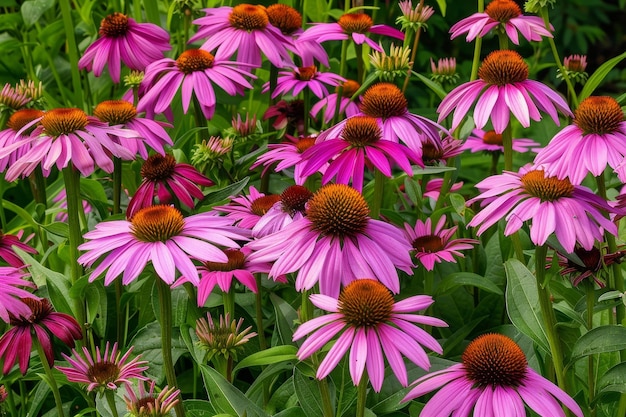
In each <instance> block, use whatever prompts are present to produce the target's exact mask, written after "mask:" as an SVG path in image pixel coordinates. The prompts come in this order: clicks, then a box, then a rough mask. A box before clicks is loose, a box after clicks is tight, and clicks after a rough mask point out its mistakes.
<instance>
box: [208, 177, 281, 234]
mask: <svg viewBox="0 0 626 417" xmlns="http://www.w3.org/2000/svg"><path fill="white" fill-rule="evenodd" d="M279 200H280V195H277V194H270V195H265V194H263V193H260V192H259V191H258V190H257V189H256V188H254V186H251V187H250V188H249V190H248V195H247V196H246V195H240V196H238V197H234V198H233V199H232V200H231V202H230V203H229V204H227V205H225V206H216V207H213V209H214V210H216V211H218V212H221V213H226V217H229V218H231V219H232V220H233V221H235V222H236V224H237V226H239V227H241V228H243V229H252V228H253V227H254V226H255V225H256V224H257V222H258V221H259V219H260V218H261V216H263V215H264V214H265V213H267V211H268V210H269V209H270V208H271V207H272V206H273V205H274V203H276V202H277V201H279Z"/></svg>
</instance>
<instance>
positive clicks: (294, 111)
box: [263, 100, 305, 135]
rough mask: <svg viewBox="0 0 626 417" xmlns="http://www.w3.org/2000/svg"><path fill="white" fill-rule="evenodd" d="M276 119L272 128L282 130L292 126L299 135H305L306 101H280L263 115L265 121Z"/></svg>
mask: <svg viewBox="0 0 626 417" xmlns="http://www.w3.org/2000/svg"><path fill="white" fill-rule="evenodd" d="M271 117H276V120H274V123H272V127H273V128H274V129H276V130H281V129H284V128H286V127H287V126H292V127H293V128H294V129H295V131H296V134H297V135H304V134H305V132H304V101H302V100H291V101H286V100H280V101H279V102H278V103H276V104H274V105H273V106H270V107H268V109H267V110H266V111H265V114H263V120H267V119H269V118H271Z"/></svg>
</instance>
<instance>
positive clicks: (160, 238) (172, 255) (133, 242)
mask: <svg viewBox="0 0 626 417" xmlns="http://www.w3.org/2000/svg"><path fill="white" fill-rule="evenodd" d="M244 233H245V231H244V230H242V229H239V228H236V227H233V226H232V220H231V219H228V218H225V217H218V216H215V215H213V214H211V213H208V212H207V213H200V214H195V215H193V216H189V217H183V215H182V213H181V212H180V211H178V210H177V209H175V208H174V207H171V206H165V205H158V206H152V207H146V208H142V209H141V210H139V211H137V213H135V214H134V215H133V217H132V218H131V219H130V220H115V221H107V222H101V223H98V224H97V225H96V229H95V230H92V231H90V232H87V233H86V234H85V236H84V237H85V239H86V240H88V242H86V243H83V244H82V245H80V246H79V247H78V249H79V250H82V251H87V252H86V253H84V254H83V255H81V256H80V257H79V258H78V262H79V263H81V264H83V265H85V266H88V267H91V266H92V265H93V264H94V263H95V262H96V261H97V260H98V259H100V258H102V257H103V259H102V261H101V262H100V263H99V264H98V266H97V267H96V268H95V269H94V270H93V271H92V272H91V276H90V277H89V281H93V280H95V279H96V278H98V277H99V276H100V275H101V274H102V273H104V272H105V271H106V275H105V278H104V284H105V285H109V284H110V283H111V281H113V280H114V279H115V278H116V277H117V276H119V275H120V274H122V273H123V281H122V282H123V283H124V284H125V285H127V284H129V283H130V282H132V281H133V280H134V279H136V278H137V276H138V275H139V274H140V273H141V272H142V271H143V269H144V268H145V267H146V265H147V264H148V262H152V265H153V266H154V270H155V272H156V274H157V276H158V277H159V278H161V279H162V280H163V281H165V282H166V283H167V284H170V285H171V284H172V283H173V282H174V280H175V278H176V270H178V271H180V273H181V275H183V276H185V277H186V278H187V279H188V280H189V281H190V282H192V283H193V284H194V285H197V284H198V282H199V280H198V270H197V269H196V266H195V265H194V263H193V262H192V258H194V259H197V260H199V261H201V262H207V261H213V262H227V261H228V257H227V256H226V255H225V254H224V252H223V251H222V249H220V248H218V247H216V246H215V245H222V246H226V247H229V248H238V247H239V245H238V244H237V243H236V242H235V240H247V237H246V236H245V235H244Z"/></svg>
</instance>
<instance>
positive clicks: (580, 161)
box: [535, 96, 626, 184]
mask: <svg viewBox="0 0 626 417" xmlns="http://www.w3.org/2000/svg"><path fill="white" fill-rule="evenodd" d="M624 157H626V121H624V112H623V111H622V108H621V106H620V105H619V103H618V102H617V101H616V100H615V99H613V98H611V97H604V96H598V97H596V96H592V97H587V98H586V99H584V100H583V101H582V102H581V103H580V106H578V108H577V109H576V111H575V112H574V124H571V125H569V126H566V127H565V128H564V129H563V130H561V131H560V132H559V133H557V134H556V135H554V137H553V138H552V140H550V142H549V143H548V145H547V146H546V147H545V148H543V149H542V150H541V151H540V152H539V153H538V154H537V156H536V157H535V163H536V164H542V165H545V167H546V173H548V174H550V175H555V176H556V177H557V178H560V179H562V178H566V177H569V180H570V181H571V182H572V184H580V183H581V182H582V181H583V180H584V179H585V177H586V176H587V174H588V173H591V174H592V175H594V176H596V177H597V176H598V175H601V174H602V173H603V172H604V170H605V169H606V167H607V165H609V166H611V168H613V169H615V170H616V172H617V173H618V175H619V177H620V179H621V180H622V181H625V180H626V172H625V171H624V170H623V169H621V167H622V166H623V162H624Z"/></svg>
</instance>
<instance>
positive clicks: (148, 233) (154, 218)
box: [130, 205, 185, 242]
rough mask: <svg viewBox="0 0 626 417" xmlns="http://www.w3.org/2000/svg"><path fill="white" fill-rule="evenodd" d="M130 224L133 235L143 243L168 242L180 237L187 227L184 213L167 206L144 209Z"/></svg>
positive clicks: (136, 214)
mask: <svg viewBox="0 0 626 417" xmlns="http://www.w3.org/2000/svg"><path fill="white" fill-rule="evenodd" d="M130 222H131V227H130V229H131V232H132V234H133V235H134V236H135V237H136V238H137V239H138V240H141V241H142V242H166V241H167V240H169V239H170V238H171V237H173V236H178V235H179V234H180V233H181V232H182V231H183V227H184V226H185V220H184V218H183V215H182V213H181V212H180V211H178V210H177V209H175V208H174V207H171V206H165V205H157V206H151V207H145V208H142V209H141V210H139V211H138V212H137V213H135V215H134V216H133V217H132V219H130Z"/></svg>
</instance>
